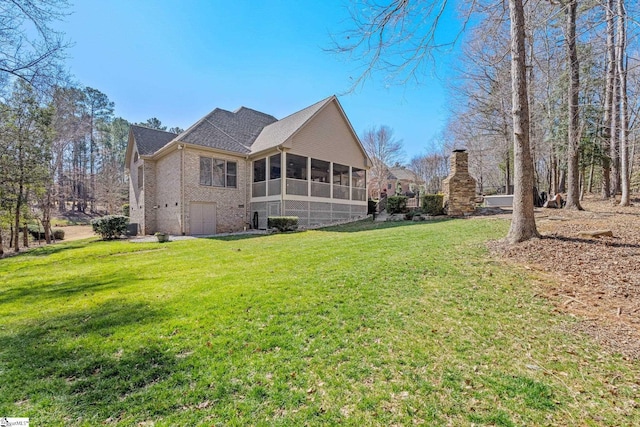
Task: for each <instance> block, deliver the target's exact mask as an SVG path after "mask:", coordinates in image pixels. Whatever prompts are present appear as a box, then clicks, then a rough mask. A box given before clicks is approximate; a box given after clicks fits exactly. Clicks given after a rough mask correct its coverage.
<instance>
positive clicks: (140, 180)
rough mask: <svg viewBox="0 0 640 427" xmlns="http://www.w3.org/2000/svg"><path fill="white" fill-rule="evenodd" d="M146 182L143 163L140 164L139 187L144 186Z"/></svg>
mask: <svg viewBox="0 0 640 427" xmlns="http://www.w3.org/2000/svg"><path fill="white" fill-rule="evenodd" d="M143 184H144V168H143V167H142V165H140V166H138V188H142V185H143Z"/></svg>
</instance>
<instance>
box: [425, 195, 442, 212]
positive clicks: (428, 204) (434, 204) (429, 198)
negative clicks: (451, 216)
mask: <svg viewBox="0 0 640 427" xmlns="http://www.w3.org/2000/svg"><path fill="white" fill-rule="evenodd" d="M443 201H444V195H443V194H424V195H423V196H422V211H423V212H424V213H425V214H427V215H442V214H444V204H443Z"/></svg>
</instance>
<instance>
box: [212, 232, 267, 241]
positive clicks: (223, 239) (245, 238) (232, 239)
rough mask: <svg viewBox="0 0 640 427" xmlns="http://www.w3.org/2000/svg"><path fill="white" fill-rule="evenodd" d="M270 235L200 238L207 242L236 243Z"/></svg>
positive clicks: (232, 235)
mask: <svg viewBox="0 0 640 427" xmlns="http://www.w3.org/2000/svg"><path fill="white" fill-rule="evenodd" d="M269 235H270V234H267V233H250V234H231V235H227V236H207V237H202V238H203V239H207V240H221V241H223V242H236V241H239V240H248V239H256V238H260V237H266V236H269Z"/></svg>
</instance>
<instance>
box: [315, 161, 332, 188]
mask: <svg viewBox="0 0 640 427" xmlns="http://www.w3.org/2000/svg"><path fill="white" fill-rule="evenodd" d="M329 171H330V164H329V162H325V161H322V160H317V159H311V181H315V182H327V183H328V182H329Z"/></svg>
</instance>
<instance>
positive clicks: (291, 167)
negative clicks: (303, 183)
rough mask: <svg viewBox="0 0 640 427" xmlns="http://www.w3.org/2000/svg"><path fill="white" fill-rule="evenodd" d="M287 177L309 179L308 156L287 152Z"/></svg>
mask: <svg viewBox="0 0 640 427" xmlns="http://www.w3.org/2000/svg"><path fill="white" fill-rule="evenodd" d="M287 178H293V179H303V180H306V179H307V158H306V157H304V156H296V155H295V154H287Z"/></svg>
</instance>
